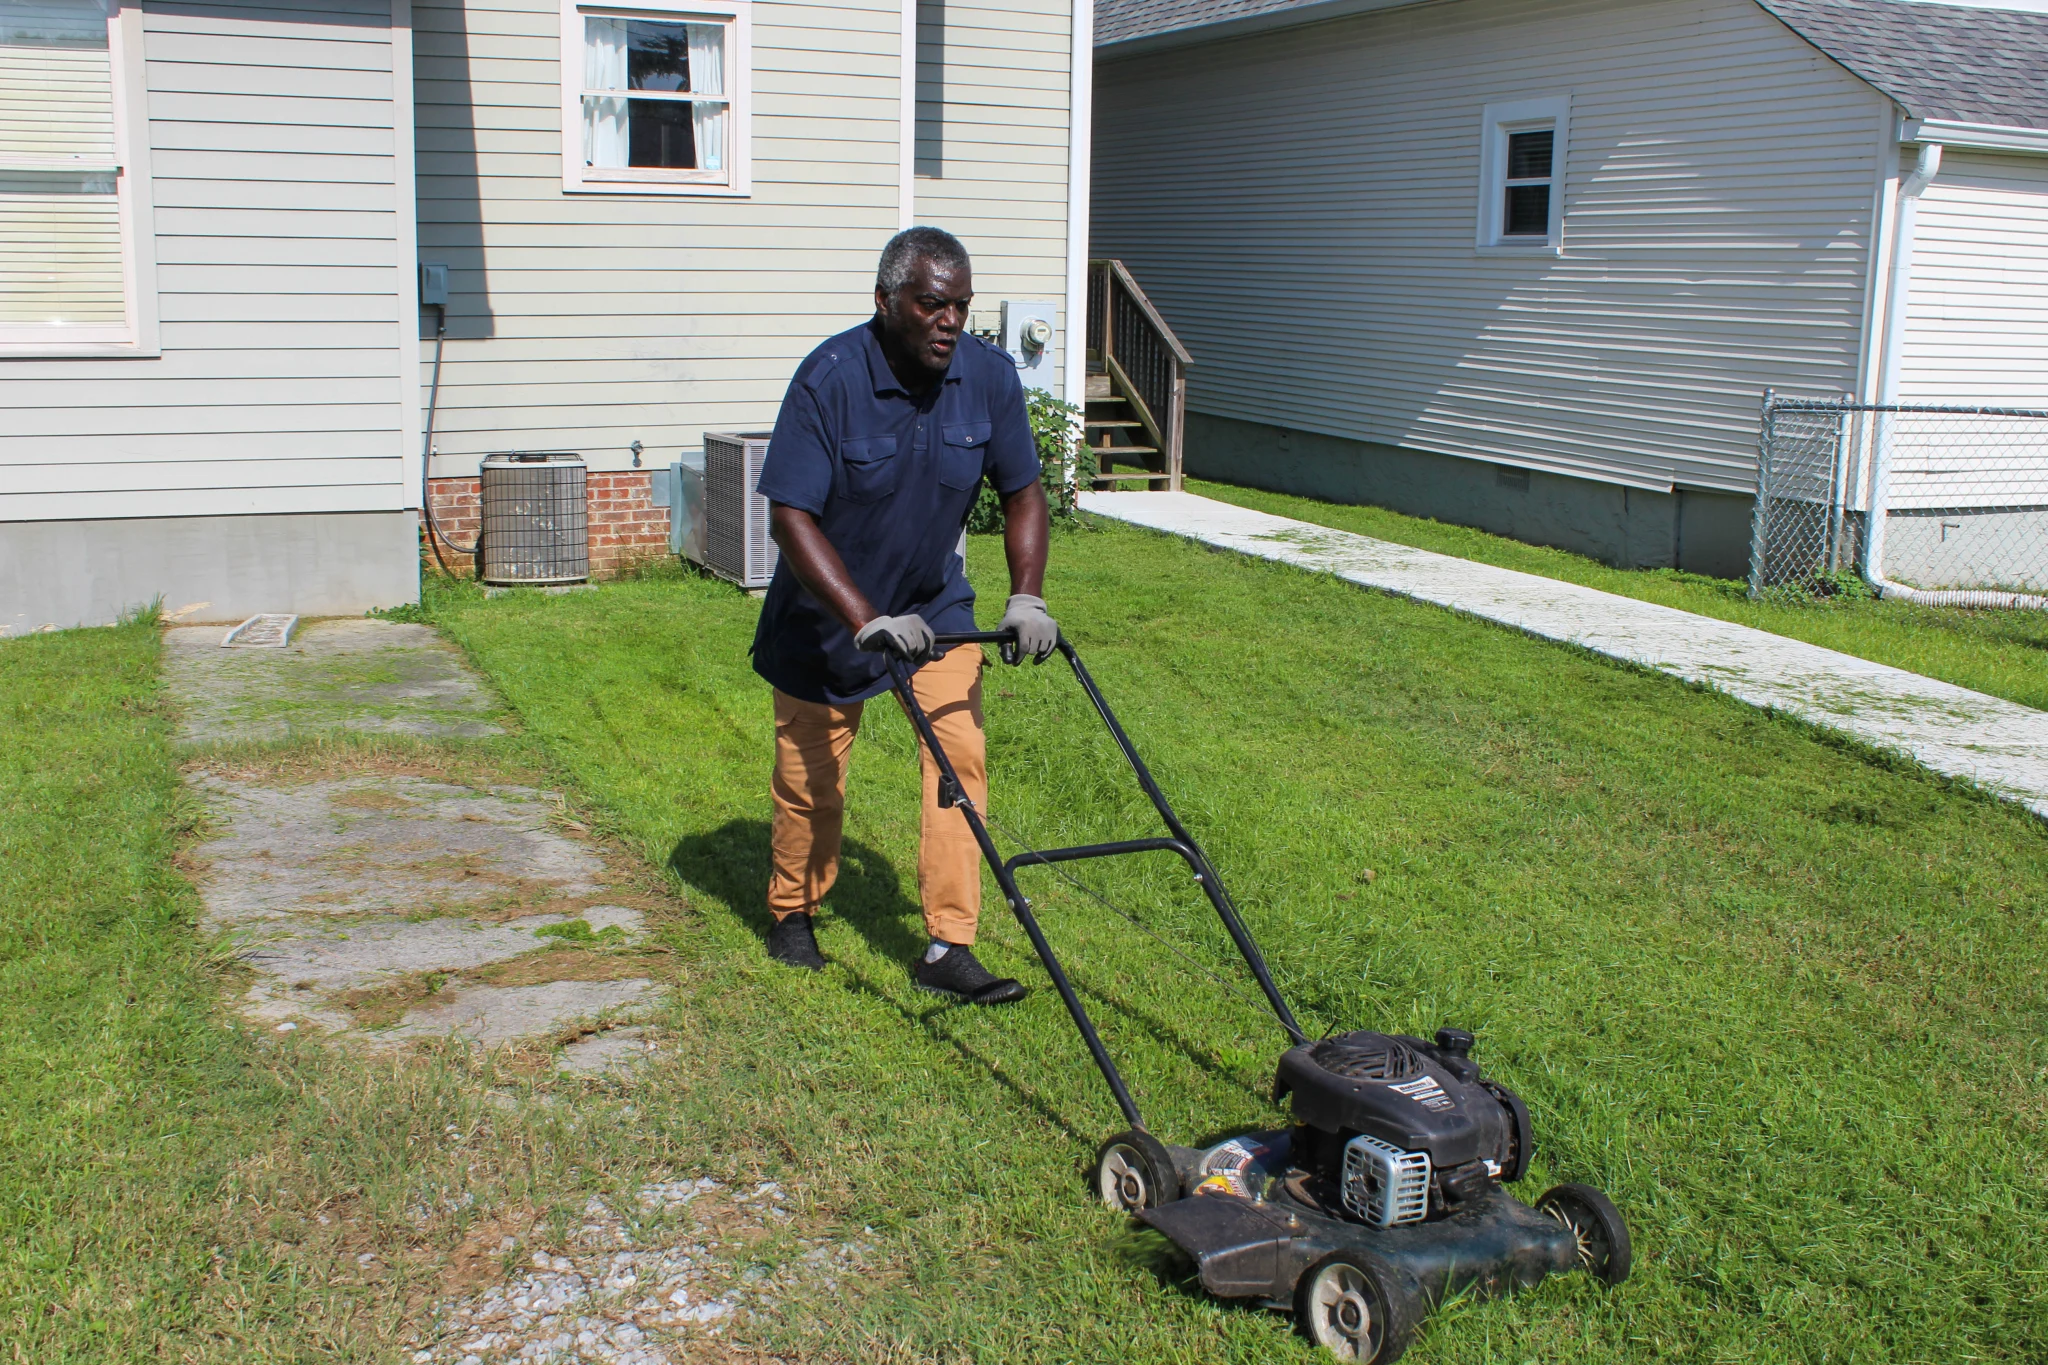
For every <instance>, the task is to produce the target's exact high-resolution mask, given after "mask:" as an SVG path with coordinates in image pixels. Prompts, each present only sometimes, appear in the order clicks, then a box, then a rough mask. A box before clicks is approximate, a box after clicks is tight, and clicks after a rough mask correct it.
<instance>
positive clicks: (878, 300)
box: [875, 284, 889, 317]
mask: <svg viewBox="0 0 2048 1365" xmlns="http://www.w3.org/2000/svg"><path fill="white" fill-rule="evenodd" d="M888 313H889V291H888V290H886V289H884V288H882V286H881V285H879V284H878V285H876V286H875V316H876V317H887V316H888Z"/></svg>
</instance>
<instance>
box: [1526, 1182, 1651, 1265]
mask: <svg viewBox="0 0 2048 1365" xmlns="http://www.w3.org/2000/svg"><path fill="white" fill-rule="evenodd" d="M1536 1207H1537V1208H1539V1209H1541V1210H1542V1211H1543V1212H1545V1213H1547V1214H1549V1215H1550V1216H1551V1217H1552V1218H1555V1219H1556V1220H1557V1221H1558V1222H1560V1223H1562V1224H1564V1225H1565V1226H1566V1227H1568V1228H1570V1229H1571V1231H1572V1236H1573V1237H1574V1238H1576V1239H1577V1240H1578V1243H1579V1265H1580V1266H1581V1267H1583V1268H1584V1269H1585V1272H1586V1273H1587V1274H1588V1275H1591V1276H1592V1277H1593V1278H1594V1279H1596V1280H1598V1281H1600V1282H1601V1283H1602V1284H1605V1285H1609V1286H1613V1285H1617V1284H1620V1283H1621V1282H1622V1281H1623V1280H1625V1279H1627V1278H1628V1272H1629V1270H1630V1269H1631V1268H1632V1267H1633V1265H1634V1264H1635V1250H1634V1248H1633V1247H1631V1246H1630V1245H1629V1239H1628V1224H1626V1223H1624V1222H1622V1221H1621V1210H1619V1209H1617V1208H1615V1207H1614V1201H1613V1200H1612V1199H1609V1198H1608V1197H1607V1196H1606V1195H1604V1194H1602V1193H1600V1191H1598V1190H1596V1189H1594V1188H1593V1187H1592V1186H1591V1185H1559V1186H1558V1187H1557V1188H1556V1189H1553V1190H1549V1191H1546V1192H1545V1193H1544V1195H1543V1197H1542V1198H1541V1199H1539V1200H1537V1201H1536Z"/></svg>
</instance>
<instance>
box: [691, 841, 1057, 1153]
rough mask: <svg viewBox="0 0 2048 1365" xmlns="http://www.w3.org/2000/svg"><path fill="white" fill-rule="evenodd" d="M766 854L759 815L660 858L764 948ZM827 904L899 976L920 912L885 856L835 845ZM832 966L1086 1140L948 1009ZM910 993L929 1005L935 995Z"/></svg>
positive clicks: (920, 946)
mask: <svg viewBox="0 0 2048 1365" xmlns="http://www.w3.org/2000/svg"><path fill="white" fill-rule="evenodd" d="M768 858H769V827H768V824H767V822H766V821H762V820H731V821H728V822H726V823H725V824H724V825H721V826H719V827H718V828H717V829H715V830H712V831H711V832H710V833H708V834H702V835H692V836H690V837H689V838H686V839H683V840H680V841H679V842H678V843H677V844H676V846H675V848H674V849H673V850H672V851H671V852H670V854H669V859H668V863H669V866H670V867H671V868H672V869H674V871H675V873H676V875H677V876H679V877H681V878H682V879H683V880H684V881H686V882H688V883H689V884H690V885H692V886H695V887H697V888H699V889H700V890H702V891H705V892H708V893H709V894H711V895H713V896H716V897H717V898H718V899H720V900H722V901H724V902H725V903H726V904H727V905H728V906H730V907H731V908H732V912H733V917H734V918H735V919H737V920H738V921H739V922H740V923H741V924H742V925H744V926H745V927H746V928H747V930H748V931H749V932H751V933H752V934H753V935H754V936H755V937H756V938H758V939H760V940H762V943H763V951H764V952H765V951H766V941H767V938H768V929H769V926H770V924H771V923H772V922H773V921H772V920H771V919H770V917H769V914H768V906H767V899H768ZM829 904H830V908H831V913H832V915H833V916H834V917H835V918H836V919H839V920H841V921H843V922H844V923H846V924H847V925H849V926H850V927H851V928H852V929H853V930H854V932H856V933H858V934H859V935H860V936H861V937H862V938H864V939H866V940H867V941H868V944H869V946H870V947H872V948H873V949H874V950H875V952H876V953H878V954H880V955H881V956H882V957H884V958H886V959H888V960H890V961H893V962H900V963H902V964H903V970H904V973H905V974H906V976H907V974H908V972H909V970H910V963H911V960H912V959H913V958H915V957H916V956H918V955H919V954H920V953H922V952H923V951H924V950H925V947H926V945H927V944H928V943H929V942H930V940H929V939H928V938H927V937H926V935H925V933H924V912H923V911H922V909H921V908H920V907H919V906H918V904H917V902H916V901H915V900H913V899H911V897H910V896H909V895H908V894H906V893H905V891H904V889H903V881H902V878H901V877H899V876H898V875H897V873H896V869H895V867H894V866H893V865H892V864H891V863H890V861H889V859H888V857H887V856H886V855H884V854H883V853H881V852H880V851H879V850H877V849H875V848H873V847H872V846H870V845H868V844H865V843H862V842H861V841H860V840H858V839H847V840H846V841H845V842H844V843H843V844H842V845H841V846H840V853H839V880H838V882H837V883H836V884H835V885H834V886H833V888H832V892H831V895H830V900H829ZM836 965H838V966H839V967H840V968H842V969H843V970H844V971H845V972H846V973H847V975H848V976H849V977H851V978H852V983H853V985H854V987H855V988H856V989H858V990H860V991H862V992H864V993H865V994H867V995H868V996H870V997H872V998H873V999H875V1000H877V1001H880V1002H881V1003H882V1004H885V1005H887V1006H888V1007H889V1008H891V1009H893V1010H895V1011H896V1012H897V1013H898V1014H899V1015H901V1016H902V1017H903V1019H904V1020H905V1021H906V1022H908V1023H910V1024H913V1025H915V1026H917V1027H918V1028H920V1029H922V1030H923V1031H924V1033H925V1034H926V1036H927V1037H929V1038H931V1039H932V1040H933V1041H934V1042H938V1043H942V1044H944V1045H946V1046H948V1047H951V1048H952V1049H953V1050H954V1051H955V1052H956V1053H958V1054H959V1055H960V1057H961V1058H962V1060H964V1061H966V1062H968V1063H970V1064H972V1065H973V1066H975V1067H976V1068H978V1069H979V1070H980V1071H981V1072H982V1073H983V1074H984V1075H986V1076H987V1077H988V1078H989V1079H991V1080H993V1081H994V1082H996V1084H998V1085H1000V1086H1002V1087H1003V1088H1004V1089H1005V1090H1007V1091H1009V1092H1010V1094H1011V1095H1012V1096H1014V1097H1015V1098H1016V1100H1017V1101H1018V1102H1019V1103H1020V1104H1023V1105H1025V1106H1027V1107H1029V1108H1030V1109H1031V1110H1032V1112H1034V1113H1036V1114H1037V1115H1038V1116H1039V1117H1040V1118H1042V1119H1044V1120H1045V1121H1046V1122H1047V1123H1050V1124H1052V1125H1053V1126H1054V1127H1056V1128H1058V1129H1059V1130H1060V1131H1062V1132H1064V1133H1067V1134H1068V1135H1070V1136H1072V1137H1075V1138H1077V1139H1082V1140H1088V1141H1092V1139H1091V1138H1089V1136H1088V1135H1087V1134H1085V1133H1083V1132H1082V1131H1080V1130H1079V1129H1078V1128H1077V1127H1076V1126H1075V1125H1074V1124H1073V1123H1072V1122H1071V1121H1070V1120H1069V1119H1068V1118H1067V1117H1066V1116H1065V1115H1062V1114H1061V1113H1060V1112H1059V1110H1058V1109H1057V1108H1056V1107H1055V1105H1054V1104H1053V1103H1052V1102H1051V1100H1049V1099H1048V1098H1047V1097H1046V1096H1044V1095H1041V1094H1039V1093H1037V1092H1036V1091H1034V1090H1030V1089H1027V1088H1026V1087H1024V1086H1022V1085H1020V1084H1019V1083H1018V1082H1017V1080H1016V1078H1015V1077H1013V1076H1012V1075H1010V1074H1008V1073H1007V1072H1006V1071H1005V1070H1004V1069H1003V1067H1002V1065H1001V1064H1000V1063H999V1062H998V1061H997V1060H996V1059H994V1058H992V1057H988V1056H985V1055H983V1053H982V1052H981V1051H980V1049H978V1048H976V1047H975V1046H974V1045H973V1044H972V1043H970V1042H968V1041H967V1040H966V1039H964V1038H960V1037H958V1036H956V1035H955V1034H954V1033H953V1032H951V1031H950V1030H949V1029H947V1028H946V1027H945V1023H944V1021H945V1018H946V1016H947V1015H949V1014H951V1013H952V1009H951V1008H945V1007H941V1008H929V1007H928V1008H924V1009H919V1008H916V1007H915V1006H914V1005H913V1004H910V1003H906V1001H905V1000H904V998H903V997H904V995H905V993H906V988H905V987H904V985H903V984H902V983H901V982H897V983H888V982H883V981H879V980H876V979H874V978H873V977H872V976H871V975H870V974H869V973H868V972H867V971H865V970H863V969H862V968H861V967H858V966H855V965H854V964H852V963H848V962H840V963H838V964H836ZM918 999H919V1000H920V1001H923V1000H927V999H929V1000H931V1001H932V1002H933V1003H934V1004H936V1002H937V1000H938V997H936V996H931V997H923V996H920V997H918ZM965 1008H971V1006H970V1007H965Z"/></svg>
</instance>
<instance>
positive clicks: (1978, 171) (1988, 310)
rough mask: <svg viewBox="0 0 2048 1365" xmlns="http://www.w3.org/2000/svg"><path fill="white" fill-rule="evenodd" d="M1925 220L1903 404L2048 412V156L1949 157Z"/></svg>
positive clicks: (1918, 243)
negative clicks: (1972, 406)
mask: <svg viewBox="0 0 2048 1365" xmlns="http://www.w3.org/2000/svg"><path fill="white" fill-rule="evenodd" d="M1918 217H1919V222H1918V224H1917V225H1916V227H1915V229H1914V236H1913V274H1912V287H1911V290H1910V293H1909V296H1908V299H1907V304H1906V327H1905V335H1904V336H1903V337H1902V338H1901V341H1902V346H1901V352H1900V365H1899V401H1900V402H1902V403H1945V404H1972V405H1982V406H1986V407H2012V408H2043V409H2048V157H2040V156H2000V155H1994V154H1991V153H1984V152H1962V151H1955V150H1949V151H1948V152H1947V154H1946V155H1945V156H1944V157H1943V158H1942V163H1941V171H1940V173H1939V174H1938V175H1936V176H1935V178H1934V180H1933V182H1932V183H1931V184H1929V185H1928V187H1927V189H1926V191H1925V192H1924V193H1923V194H1922V195H1921V196H1920V209H1919V215H1918Z"/></svg>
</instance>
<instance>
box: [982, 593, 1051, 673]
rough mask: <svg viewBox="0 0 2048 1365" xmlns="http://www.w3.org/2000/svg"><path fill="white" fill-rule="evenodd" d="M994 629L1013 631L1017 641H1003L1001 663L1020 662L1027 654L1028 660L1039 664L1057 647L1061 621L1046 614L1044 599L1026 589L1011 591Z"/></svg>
mask: <svg viewBox="0 0 2048 1365" xmlns="http://www.w3.org/2000/svg"><path fill="white" fill-rule="evenodd" d="M996 629H997V630H1014V631H1016V632H1017V642H1016V643H1015V644H1011V643H1009V642H1008V641H1005V642H1004V644H1003V649H1002V653H1003V662H1004V663H1006V664H1021V663H1023V662H1024V656H1025V655H1027V654H1029V655H1030V656H1031V662H1033V663H1035V664H1042V663H1044V662H1045V661H1046V659H1048V658H1049V657H1051V655H1052V652H1053V651H1054V650H1055V649H1057V648H1059V643H1060V623H1059V622H1057V621H1055V620H1053V619H1052V618H1051V617H1050V616H1047V615H1046V614H1045V599H1044V598H1043V597H1033V596H1032V595H1031V594H1030V593H1028V592H1020V593H1013V594H1011V596H1010V600H1009V602H1008V603H1007V604H1006V605H1005V606H1004V607H1003V620H1002V624H1001V625H999V626H997V627H996Z"/></svg>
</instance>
